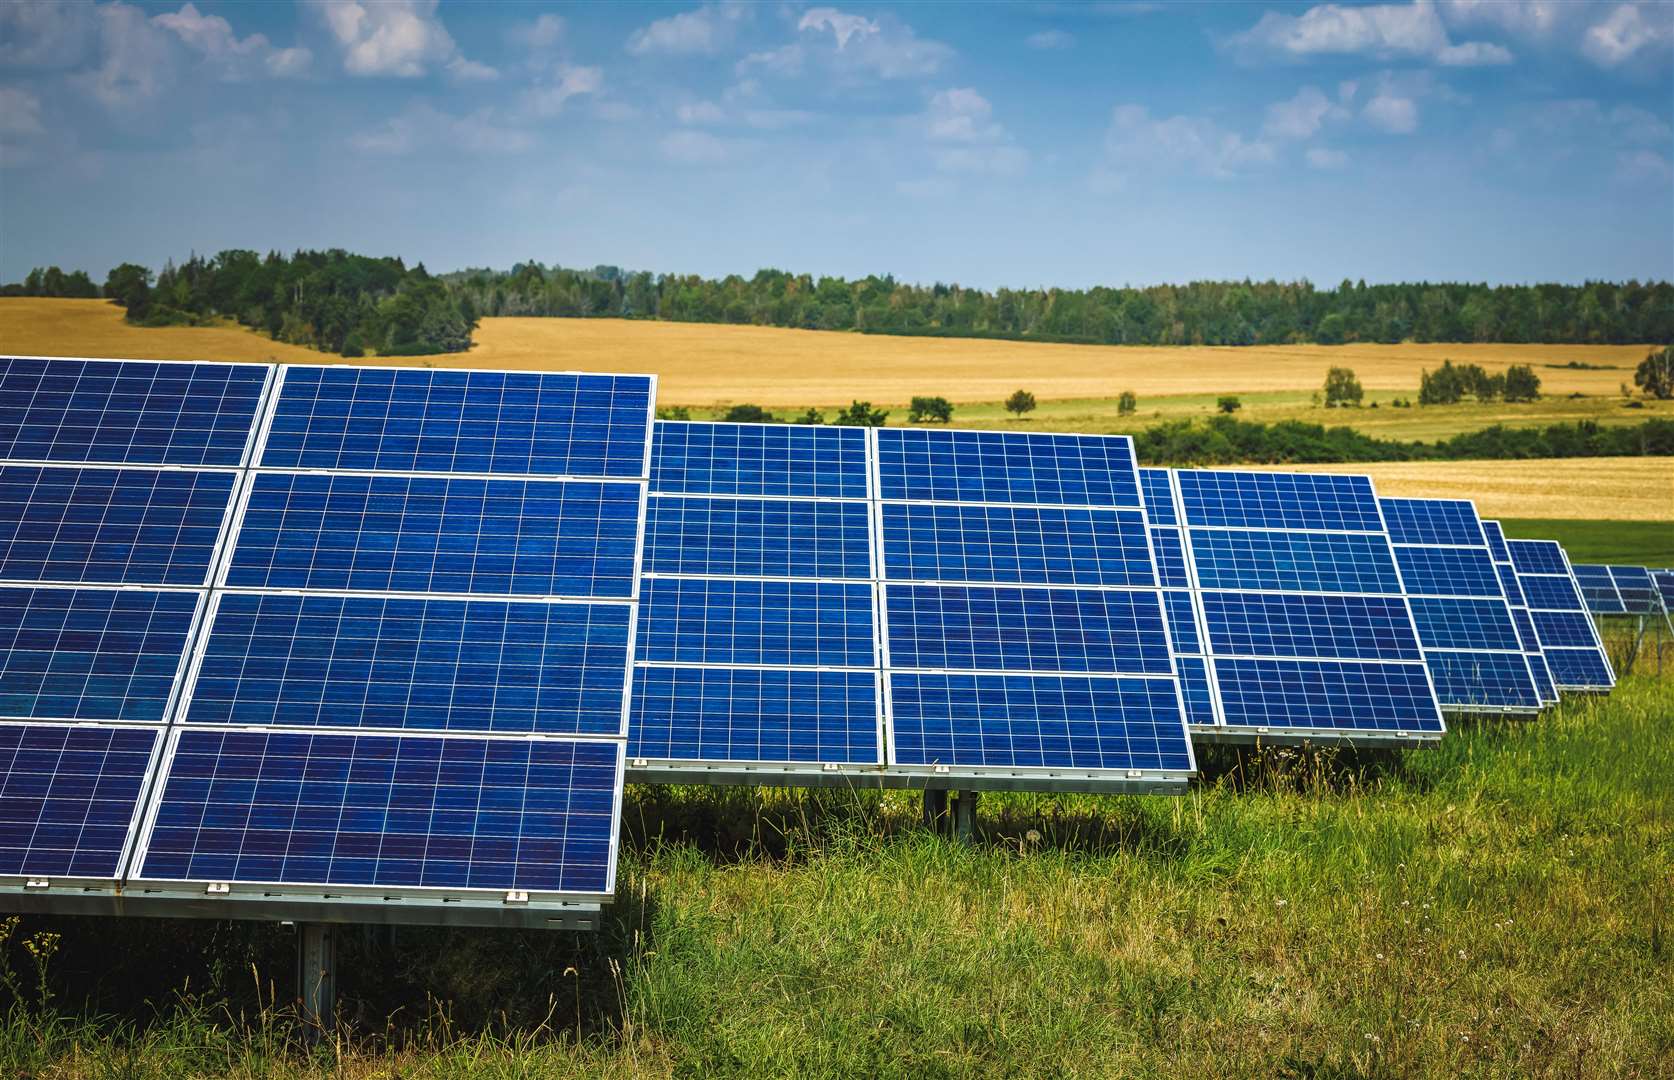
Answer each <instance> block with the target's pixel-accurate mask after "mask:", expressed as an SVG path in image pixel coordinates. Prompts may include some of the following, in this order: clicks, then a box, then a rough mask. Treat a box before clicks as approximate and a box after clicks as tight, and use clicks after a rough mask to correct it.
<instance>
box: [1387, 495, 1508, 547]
mask: <svg viewBox="0 0 1674 1080" xmlns="http://www.w3.org/2000/svg"><path fill="white" fill-rule="evenodd" d="M1378 505H1379V506H1380V507H1382V508H1383V519H1384V521H1385V522H1386V523H1387V524H1388V526H1389V540H1390V542H1391V543H1394V544H1440V545H1453V546H1460V547H1482V546H1483V545H1484V544H1485V542H1486V537H1485V536H1484V534H1483V532H1482V525H1481V523H1480V522H1479V521H1478V520H1477V516H1476V506H1475V505H1474V504H1472V503H1471V502H1470V500H1468V499H1379V500H1378Z"/></svg>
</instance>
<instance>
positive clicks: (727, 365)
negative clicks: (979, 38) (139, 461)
mask: <svg viewBox="0 0 1674 1080" xmlns="http://www.w3.org/2000/svg"><path fill="white" fill-rule="evenodd" d="M476 340H477V345H476V346H475V347H474V348H473V349H472V350H471V351H470V352H469V353H467V354H464V355H460V356H440V357H434V358H422V359H420V360H414V359H404V360H399V361H397V362H400V363H419V362H428V363H433V364H435V365H437V366H450V365H456V364H459V365H471V366H479V367H506V368H548V369H553V368H574V369H582V370H593V371H650V372H655V373H656V374H657V375H658V376H659V379H660V384H659V394H658V397H659V401H660V402H661V403H662V404H664V405H681V406H688V407H691V408H694V409H696V410H698V411H699V413H700V414H707V413H708V412H710V411H712V410H715V409H718V408H724V407H725V406H726V405H728V404H735V403H738V402H746V401H747V402H753V403H755V404H758V405H764V406H768V407H771V408H774V409H778V410H780V411H781V412H783V413H784V414H785V415H786V416H787V417H789V416H793V415H795V414H797V413H799V412H800V411H801V410H802V409H804V408H808V407H810V406H813V407H819V408H824V409H828V410H829V409H830V408H832V407H834V406H840V405H846V404H847V403H848V402H849V401H850V400H853V399H857V398H858V399H864V400H870V401H873V402H874V403H877V404H879V405H883V406H887V407H889V408H890V409H891V410H892V412H893V415H892V416H891V420H892V421H893V422H896V423H902V422H905V420H906V406H907V402H908V401H909V400H910V399H911V398H912V397H913V396H914V395H940V396H943V397H946V398H948V399H949V400H950V401H954V402H957V403H959V406H960V407H959V408H958V410H957V411H956V413H955V416H954V423H955V424H956V425H957V426H966V427H972V426H975V427H997V426H1004V425H1007V424H1010V423H1014V421H1012V420H1011V418H1010V416H1009V414H1007V413H1006V412H1005V411H1004V409H1003V408H1002V407H1001V406H1000V404H999V403H1000V402H1001V401H1002V400H1004V398H1005V397H1006V396H1007V395H1008V394H1010V393H1011V392H1012V391H1013V390H1016V389H1018V388H1019V387H1023V388H1026V389H1028V390H1030V391H1032V392H1033V393H1034V394H1035V396H1036V397H1037V398H1038V399H1039V401H1040V403H1041V404H1040V408H1039V409H1038V410H1037V411H1036V412H1035V413H1033V414H1032V415H1031V417H1030V419H1029V420H1027V421H1025V423H1027V424H1029V425H1032V426H1034V427H1037V428H1044V429H1049V430H1053V431H1087V432H1130V431H1136V430H1139V429H1140V428H1143V427H1145V426H1148V425H1150V424H1153V423H1156V422H1158V421H1159V420H1171V419H1181V418H1187V417H1202V416H1209V415H1213V413H1214V410H1215V399H1216V398H1217V397H1219V396H1220V395H1222V394H1237V395H1239V396H1240V397H1241V398H1242V400H1243V403H1244V407H1243V410H1242V411H1241V412H1240V413H1239V416H1241V417H1243V418H1245V419H1250V420H1270V421H1273V420H1291V419H1294V420H1304V421H1308V422H1310V423H1322V424H1328V425H1329V424H1350V425H1352V426H1354V427H1356V428H1359V429H1361V430H1363V431H1365V432H1367V433H1368V434H1371V435H1376V436H1380V437H1384V438H1399V439H1426V440H1430V439H1436V438H1441V437H1444V436H1447V435H1454V434H1458V433H1459V432H1461V431H1476V430H1479V429H1481V428H1483V427H1487V426H1489V425H1491V424H1498V423H1504V424H1511V425H1517V426H1530V425H1536V424H1549V423H1558V422H1568V421H1575V420H1595V421H1598V422H1600V423H1635V422H1638V421H1640V420H1643V419H1645V418H1646V417H1650V416H1674V402H1641V405H1642V407H1640V408H1624V407H1623V406H1624V404H1625V399H1624V398H1623V397H1622V396H1621V394H1620V392H1619V388H1620V386H1621V385H1622V384H1623V383H1624V382H1625V383H1628V384H1630V385H1631V384H1632V382H1633V369H1634V367H1635V366H1636V365H1637V364H1638V363H1639V361H1640V360H1642V359H1644V357H1645V353H1646V351H1647V349H1646V348H1645V347H1644V346H1637V345H1631V346H1629V345H1601V346H1575V345H1412V344H1408V345H1346V346H1340V347H1326V346H1319V345H1294V346H1282V347H1281V346H1256V347H1251V348H1210V347H1203V348H1152V347H1137V346H1135V347H1127V346H1124V347H1119V348H1118V347H1109V346H1091V345H1052V344H1037V343H1026V342H1005V341H979V340H969V339H967V340H957V339H948V338H905V337H885V336H875V335H862V334H848V333H829V332H820V331H807V330H781V329H776V328H771V327H751V326H713V325H707V324H697V323H661V322H630V321H625V320H621V319H526V318H502V319H484V320H483V322H482V326H481V327H480V328H479V329H478V331H477V334H476ZM0 347H3V348H5V349H8V350H11V351H12V352H17V353H26V354H40V355H56V356H68V355H75V356H128V357H142V358H144V357H150V358H157V359H171V358H172V359H189V360H198V359H222V360H271V359H276V360H284V361H292V362H304V363H320V362H321V361H322V360H327V361H329V360H334V359H336V358H334V357H325V356H322V355H321V354H319V353H316V352H312V351H310V350H307V349H302V348H299V347H296V346H290V345H281V344H278V343H276V342H272V341H269V340H267V339H266V338H265V337H262V336H260V335H257V334H254V333H251V332H249V331H244V330H241V329H239V328H238V327H236V326H234V325H231V324H229V325H227V326H223V327H211V328H201V329H200V328H168V329H146V328H143V327H133V326H129V325H128V324H126V323H124V322H123V321H122V313H121V311H120V310H119V309H118V308H116V307H114V306H112V305H110V304H106V303H103V302H101V301H96V300H41V299H17V298H14V299H5V300H0ZM1443 358H1451V359H1453V360H1454V361H1456V362H1469V363H1477V364H1481V365H1483V366H1484V367H1487V368H1488V369H1490V370H1494V371H1498V370H1501V369H1503V368H1505V367H1506V366H1507V365H1509V364H1517V363H1523V364H1532V365H1534V366H1535V368H1536V371H1537V373H1538V374H1539V375H1540V377H1541V380H1542V384H1543V385H1542V389H1543V391H1544V393H1545V397H1543V398H1542V399H1541V400H1540V401H1538V402H1532V403H1528V404H1519V405H1505V404H1486V405H1479V404H1474V403H1473V404H1461V405H1456V406H1447V407H1433V408H1423V409H1420V408H1407V409H1396V408H1391V407H1390V402H1391V401H1393V400H1394V399H1395V398H1397V397H1401V398H1408V399H1410V398H1413V397H1415V396H1416V395H1417V392H1418V380H1419V373H1420V371H1421V370H1422V369H1424V368H1433V367H1436V366H1438V365H1439V364H1440V363H1441V361H1442V359H1443ZM371 362H376V361H375V360H373V361H371ZM1571 362H1578V363H1584V364H1589V365H1595V366H1597V367H1598V368H1599V370H1591V369H1588V370H1578V369H1572V368H1567V367H1562V366H1557V367H1554V366H1552V365H1565V364H1569V363H1571ZM1334 365H1343V366H1347V367H1351V368H1353V369H1354V370H1355V371H1356V372H1357V373H1358V374H1359V376H1360V379H1361V381H1362V383H1363V384H1364V385H1365V387H1366V390H1367V398H1366V403H1365V407H1362V408H1360V409H1356V410H1352V411H1345V410H1341V409H1326V408H1323V407H1321V406H1319V405H1315V404H1313V402H1312V397H1313V395H1314V394H1315V392H1316V391H1318V390H1319V389H1320V388H1321V386H1322V385H1323V384H1324V382H1325V372H1326V370H1327V369H1328V368H1330V367H1332V366H1334ZM1124 390H1132V391H1133V392H1134V393H1136V394H1137V395H1139V399H1140V407H1139V410H1138V411H1137V412H1136V413H1134V414H1133V415H1132V416H1128V417H1119V416H1118V415H1117V413H1116V402H1115V399H1116V395H1118V394H1120V393H1121V392H1122V391H1124ZM1571 394H1581V395H1583V396H1582V397H1580V398H1571V397H1570V396H1569V395H1571ZM1373 403H1376V404H1377V405H1378V407H1377V408H1375V409H1374V408H1371V407H1370V406H1371V405H1372V404H1373Z"/></svg>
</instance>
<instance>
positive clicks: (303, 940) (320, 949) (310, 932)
mask: <svg viewBox="0 0 1674 1080" xmlns="http://www.w3.org/2000/svg"><path fill="white" fill-rule="evenodd" d="M296 993H297V999H298V1003H299V1005H300V1006H301V1009H302V1018H303V1020H304V1021H305V1022H307V1023H308V1024H309V1025H310V1028H311V1032H310V1035H311V1038H313V1039H318V1038H320V1037H321V1036H322V1035H323V1034H324V1033H325V1032H327V1031H329V1030H331V1029H332V1028H334V1027H336V1026H337V927H335V926H333V925H331V924H330V923H317V922H304V923H297V924H296Z"/></svg>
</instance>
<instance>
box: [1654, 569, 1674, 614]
mask: <svg viewBox="0 0 1674 1080" xmlns="http://www.w3.org/2000/svg"><path fill="white" fill-rule="evenodd" d="M1651 580H1652V581H1653V582H1655V583H1656V587H1657V594H1658V595H1659V596H1661V597H1662V609H1663V610H1664V611H1674V570H1653V571H1651Z"/></svg>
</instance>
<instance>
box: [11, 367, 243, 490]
mask: <svg viewBox="0 0 1674 1080" xmlns="http://www.w3.org/2000/svg"><path fill="white" fill-rule="evenodd" d="M270 371H271V369H270V368H269V367H268V365H266V364H199V363H170V362H166V361H151V360H72V359H56V358H47V357H4V358H0V459H7V460H11V461H37V462H88V463H93V462H103V463H107V464H114V465H153V464H155V465H225V466H238V465H241V464H243V463H244V461H245V458H246V455H247V454H248V452H249V448H250V443H251V438H252V435H253V433H254V430H255V420H256V415H257V411H258V409H259V408H260V407H261V402H262V396H263V394H264V392H265V391H266V388H267V380H268V375H269V373H270Z"/></svg>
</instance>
